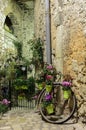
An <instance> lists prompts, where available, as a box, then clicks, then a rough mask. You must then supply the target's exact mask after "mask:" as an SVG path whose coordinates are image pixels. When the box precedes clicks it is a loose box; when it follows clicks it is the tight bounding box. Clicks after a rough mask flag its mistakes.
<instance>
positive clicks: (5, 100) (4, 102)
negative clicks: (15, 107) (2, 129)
mask: <svg viewBox="0 0 86 130" xmlns="http://www.w3.org/2000/svg"><path fill="white" fill-rule="evenodd" d="M9 103H10V101H8V100H7V99H3V100H2V104H5V105H8V104H9Z"/></svg>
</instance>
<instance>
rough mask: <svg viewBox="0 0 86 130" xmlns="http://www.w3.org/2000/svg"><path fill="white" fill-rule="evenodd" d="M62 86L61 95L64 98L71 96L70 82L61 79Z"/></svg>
mask: <svg viewBox="0 0 86 130" xmlns="http://www.w3.org/2000/svg"><path fill="white" fill-rule="evenodd" d="M62 86H63V88H62V89H63V97H64V99H69V98H70V96H71V86H72V83H71V82H68V81H63V82H62Z"/></svg>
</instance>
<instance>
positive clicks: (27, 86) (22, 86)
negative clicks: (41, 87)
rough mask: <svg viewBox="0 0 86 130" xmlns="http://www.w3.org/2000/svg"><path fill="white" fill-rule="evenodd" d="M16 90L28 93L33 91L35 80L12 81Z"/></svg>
mask: <svg viewBox="0 0 86 130" xmlns="http://www.w3.org/2000/svg"><path fill="white" fill-rule="evenodd" d="M13 86H14V87H15V89H16V90H28V91H29V92H30V93H33V92H34V91H35V80H34V78H33V77H30V78H29V79H26V80H25V79H16V80H14V81H13Z"/></svg>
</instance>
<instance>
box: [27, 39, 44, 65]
mask: <svg viewBox="0 0 86 130" xmlns="http://www.w3.org/2000/svg"><path fill="white" fill-rule="evenodd" d="M28 44H30V46H31V50H32V55H33V57H32V64H34V65H35V66H36V67H39V66H40V65H42V64H43V42H42V40H41V39H40V38H38V39H36V38H34V39H32V40H30V41H29V42H28Z"/></svg>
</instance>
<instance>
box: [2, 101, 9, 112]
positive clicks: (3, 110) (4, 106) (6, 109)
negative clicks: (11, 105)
mask: <svg viewBox="0 0 86 130" xmlns="http://www.w3.org/2000/svg"><path fill="white" fill-rule="evenodd" d="M7 111H8V106H7V105H4V104H1V103H0V113H5V112H7Z"/></svg>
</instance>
